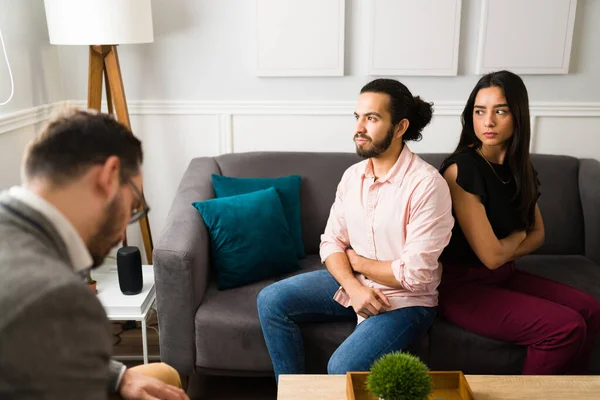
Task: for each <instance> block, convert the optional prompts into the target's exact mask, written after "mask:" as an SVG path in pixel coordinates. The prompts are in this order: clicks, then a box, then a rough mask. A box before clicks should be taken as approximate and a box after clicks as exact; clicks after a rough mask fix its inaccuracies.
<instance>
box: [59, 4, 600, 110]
mask: <svg viewBox="0 0 600 400" xmlns="http://www.w3.org/2000/svg"><path fill="white" fill-rule="evenodd" d="M368 1H369V0H346V37H345V59H346V62H345V67H346V68H345V76H343V77H313V78H307V77H305V78H259V77H255V76H254V67H255V54H254V50H255V44H254V33H255V29H256V26H255V15H256V8H255V7H256V1H255V0H218V1H215V0H168V1H167V0H154V1H153V2H152V7H153V13H152V14H153V18H154V31H155V42H154V43H152V44H143V45H123V46H120V47H119V52H120V53H119V56H120V58H121V68H122V69H123V75H124V81H125V84H126V90H127V96H128V99H130V100H178V101H180V100H183V101H197V100H206V101H215V100H227V101H241V100H251V101H256V100H294V101H297V100H310V101H312V100H354V99H355V97H356V94H357V92H358V91H359V89H360V87H361V86H362V85H363V84H364V83H366V82H367V81H368V80H369V79H370V77H368V76H365V74H366V72H367V59H366V57H367V50H366V49H367V48H368V46H367V43H366V42H367V40H368V23H367V22H368ZM524 1H525V0H524ZM462 3H463V4H462V24H461V25H462V26H461V32H460V36H461V40H460V52H459V65H458V73H459V76H457V77H435V78H432V77H402V78H401V80H402V81H403V82H404V83H405V84H406V85H407V86H408V87H409V88H410V89H411V90H412V91H414V92H415V93H418V94H420V95H422V96H423V97H424V98H425V99H427V100H431V101H433V100H463V99H466V97H467V96H468V94H469V92H470V90H471V89H472V87H473V86H474V84H475V82H476V81H477V77H476V76H474V73H475V61H476V51H477V39H478V35H479V19H480V10H481V0H463V1H462ZM318 11H319V10H318V9H316V10H314V12H318ZM539 18H544V10H543V9H541V10H540V14H539ZM598 20H600V1H597V0H579V1H578V3H577V15H576V22H575V32H574V43H573V49H572V54H571V68H570V74H569V75H556V76H549V75H548V76H546V75H544V76H526V77H525V83H526V84H527V87H528V89H529V91H530V95H531V99H532V100H533V101H586V102H589V101H600V91H599V90H598V86H595V87H594V85H593V83H598V82H600V47H599V42H598V38H599V37H600V25H598V24H597V21H598ZM398 23H402V21H398ZM532 25H535V21H532ZM307 29H309V27H307ZM417 34H419V32H415V35H417ZM401 40H410V38H399V40H398V46H400V47H401V46H402V43H401ZM60 52H61V61H62V64H63V66H64V68H63V69H62V73H63V78H64V83H65V90H66V95H67V97H68V98H75V99H84V98H85V93H86V90H87V86H86V85H87V83H86V79H87V77H86V71H87V52H86V51H85V49H82V48H81V47H68V46H62V47H60Z"/></svg>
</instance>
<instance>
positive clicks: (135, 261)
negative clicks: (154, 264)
mask: <svg viewBox="0 0 600 400" xmlns="http://www.w3.org/2000/svg"><path fill="white" fill-rule="evenodd" d="M117 272H118V275H119V288H120V289H121V292H122V293H123V294H126V295H133V294H138V293H140V292H141V291H142V287H143V286H144V281H143V279H142V255H141V254H140V249H138V248H137V247H135V246H125V247H121V248H120V249H119V250H118V251H117Z"/></svg>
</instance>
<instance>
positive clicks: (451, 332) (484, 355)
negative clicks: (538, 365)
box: [430, 255, 600, 374]
mask: <svg viewBox="0 0 600 400" xmlns="http://www.w3.org/2000/svg"><path fill="white" fill-rule="evenodd" d="M517 268H518V269H519V270H523V271H526V272H529V273H532V274H536V275H540V276H543V277H546V278H548V279H552V280H555V281H558V282H561V283H564V284H567V285H570V286H573V287H576V288H578V289H581V290H584V291H585V292H587V293H589V294H591V295H592V296H594V297H595V298H596V299H598V300H599V301H600V285H598V282H600V265H597V264H595V263H594V262H592V261H590V260H589V259H587V258H585V257H583V256H547V255H529V256H526V257H523V258H521V259H519V260H518V261H517ZM430 339H431V349H430V354H431V356H430V357H431V365H430V368H432V369H436V370H462V371H463V372H465V373H467V374H468V373H476V374H520V373H521V368H522V365H523V362H524V360H525V353H526V348H525V347H521V346H516V345H513V344H510V343H506V342H501V341H497V340H494V339H488V338H486V337H483V336H479V335H477V334H475V333H472V332H469V331H467V330H465V329H463V328H461V327H458V326H456V325H454V324H452V323H450V322H448V321H446V320H445V319H443V318H441V317H438V318H436V321H435V322H434V324H433V327H432V329H431V337H430ZM599 361H600V337H599V338H597V339H596V347H595V350H594V354H593V355H592V365H591V368H590V371H591V372H592V373H599V372H600V362H599Z"/></svg>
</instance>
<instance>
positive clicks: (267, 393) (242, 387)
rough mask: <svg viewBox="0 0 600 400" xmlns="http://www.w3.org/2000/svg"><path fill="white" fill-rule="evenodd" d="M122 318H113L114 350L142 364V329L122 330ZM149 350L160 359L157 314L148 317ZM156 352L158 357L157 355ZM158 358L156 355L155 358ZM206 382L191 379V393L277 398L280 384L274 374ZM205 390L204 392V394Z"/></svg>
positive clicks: (215, 398) (206, 399) (222, 398)
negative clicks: (202, 384)
mask: <svg viewBox="0 0 600 400" xmlns="http://www.w3.org/2000/svg"><path fill="white" fill-rule="evenodd" d="M121 322H124V321H113V334H114V335H115V339H114V342H113V343H114V354H115V357H116V358H117V359H119V356H130V357H131V356H139V360H124V362H125V364H126V365H128V366H134V365H138V364H142V363H143V361H142V358H141V355H142V331H141V328H140V323H139V322H138V324H137V329H130V330H125V331H122V328H121ZM148 326H149V328H148V354H149V355H150V357H151V358H150V362H153V361H160V358H159V357H160V348H159V340H158V333H157V332H156V331H155V330H154V329H152V328H151V327H156V326H157V320H156V314H155V313H153V314H152V315H151V316H150V317H149V318H148ZM153 356H154V357H153ZM153 358H155V359H153ZM205 383H206V386H205V387H202V388H201V387H200V386H201V385H200V384H198V382H197V381H196V380H195V379H191V380H190V385H189V388H188V395H189V396H190V398H192V399H194V400H196V399H197V400H263V399H264V400H269V399H276V398H277V388H276V386H275V380H274V379H273V378H232V377H212V376H211V377H208V378H207V379H206V382H205ZM201 393H203V395H200V394H201Z"/></svg>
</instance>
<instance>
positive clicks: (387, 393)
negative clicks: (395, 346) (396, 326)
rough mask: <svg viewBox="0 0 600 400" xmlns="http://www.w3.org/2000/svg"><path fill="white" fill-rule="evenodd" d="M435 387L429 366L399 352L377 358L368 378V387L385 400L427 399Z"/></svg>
mask: <svg viewBox="0 0 600 400" xmlns="http://www.w3.org/2000/svg"><path fill="white" fill-rule="evenodd" d="M432 388H433V384H432V382H431V377H430V376H429V368H427V366H426V365H425V364H424V363H423V362H422V361H421V360H420V359H419V358H418V357H415V356H413V355H411V354H408V353H403V352H400V351H398V352H394V353H389V354H386V355H384V356H383V357H381V358H380V359H379V360H377V361H375V363H373V366H372V367H371V373H370V374H369V376H368V378H367V390H369V391H370V392H371V393H373V394H374V395H376V396H379V397H380V398H381V399H384V400H427V396H428V395H429V394H430V393H431V391H432Z"/></svg>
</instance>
